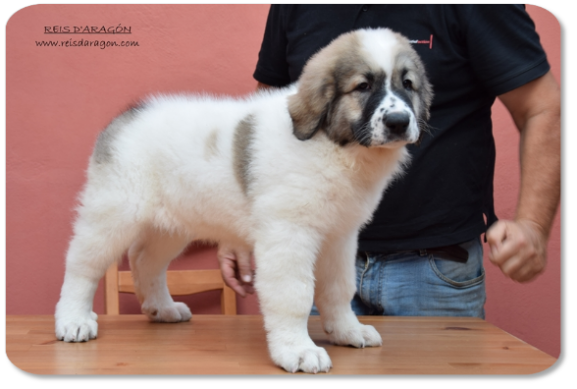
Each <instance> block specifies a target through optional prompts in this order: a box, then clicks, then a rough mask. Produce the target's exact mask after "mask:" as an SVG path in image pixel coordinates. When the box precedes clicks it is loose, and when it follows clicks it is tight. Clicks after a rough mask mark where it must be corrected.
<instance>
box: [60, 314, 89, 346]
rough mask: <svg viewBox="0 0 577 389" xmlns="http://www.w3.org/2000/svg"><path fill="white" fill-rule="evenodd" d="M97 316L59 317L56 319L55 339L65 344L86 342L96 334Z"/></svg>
mask: <svg viewBox="0 0 577 389" xmlns="http://www.w3.org/2000/svg"><path fill="white" fill-rule="evenodd" d="M97 317H98V315H96V313H94V312H90V314H88V315H86V316H79V317H73V316H69V317H60V318H57V319H56V338H57V339H58V340H63V341H65V342H87V341H88V340H90V339H95V338H96V335H97V334H98V323H97V322H96V318H97Z"/></svg>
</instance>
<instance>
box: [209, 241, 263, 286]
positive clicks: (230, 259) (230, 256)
mask: <svg viewBox="0 0 577 389" xmlns="http://www.w3.org/2000/svg"><path fill="white" fill-rule="evenodd" d="M216 256H217V257H218V262H219V264H220V271H221V272H222V278H223V280H224V282H225V283H226V284H227V285H228V286H230V287H231V288H232V289H233V290H234V291H235V292H236V293H238V294H240V295H241V296H242V297H246V294H247V293H250V294H253V293H254V288H253V285H252V282H253V280H254V276H253V271H252V266H251V257H252V253H251V252H249V251H246V250H241V249H235V248H232V247H227V246H221V247H219V248H218V253H217V255H216Z"/></svg>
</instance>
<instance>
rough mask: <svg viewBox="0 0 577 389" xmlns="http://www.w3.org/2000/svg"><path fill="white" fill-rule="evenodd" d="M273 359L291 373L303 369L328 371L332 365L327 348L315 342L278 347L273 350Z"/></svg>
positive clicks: (315, 371) (306, 371)
mask: <svg viewBox="0 0 577 389" xmlns="http://www.w3.org/2000/svg"><path fill="white" fill-rule="evenodd" d="M271 354H272V360H273V361H274V362H275V363H276V364H277V365H278V366H280V367H282V368H283V369H285V370H286V371H288V372H289V373H296V372H297V371H299V370H300V371H303V372H305V373H314V374H316V373H318V372H325V373H327V372H328V371H329V370H330V369H331V367H332V363H331V359H330V358H329V354H327V352H326V350H325V349H324V348H322V347H317V346H315V345H314V344H313V345H312V346H308V347H294V346H293V347H289V346H283V347H277V350H275V351H274V352H271Z"/></svg>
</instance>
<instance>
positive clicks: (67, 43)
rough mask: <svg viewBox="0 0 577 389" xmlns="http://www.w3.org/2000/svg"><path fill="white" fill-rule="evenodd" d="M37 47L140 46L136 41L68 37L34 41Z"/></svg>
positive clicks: (100, 47) (103, 47) (101, 47)
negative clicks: (57, 39) (62, 39)
mask: <svg viewBox="0 0 577 389" xmlns="http://www.w3.org/2000/svg"><path fill="white" fill-rule="evenodd" d="M35 42H36V46H38V47H97V48H99V49H105V48H108V47H135V46H140V44H139V43H138V41H120V42H116V41H107V40H100V39H78V40H75V39H68V40H64V41H52V40H49V41H35Z"/></svg>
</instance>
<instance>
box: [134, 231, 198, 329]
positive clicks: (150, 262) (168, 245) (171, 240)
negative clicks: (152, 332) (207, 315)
mask: <svg viewBox="0 0 577 389" xmlns="http://www.w3.org/2000/svg"><path fill="white" fill-rule="evenodd" d="M188 242H189V239H187V238H185V237H183V236H180V235H176V234H168V233H163V232H160V231H153V230H149V231H148V232H147V233H146V234H143V235H142V238H141V239H140V240H139V241H138V242H137V243H135V244H134V245H132V246H131V247H130V249H129V250H128V258H129V260H130V268H131V270H132V277H133V279H134V287H135V290H136V296H137V297H138V300H139V301H140V304H141V306H142V312H143V313H145V314H146V315H147V316H148V318H149V319H150V320H151V321H157V322H179V321H188V320H190V318H191V317H192V314H191V313H190V309H189V308H188V306H187V305H186V304H184V303H181V302H174V300H173V299H172V297H171V296H170V293H169V291H168V287H167V285H166V269H167V267H168V264H169V263H170V261H172V260H173V259H174V258H175V257H176V256H178V254H180V253H181V252H182V250H183V249H184V248H185V247H186V245H187V244H188Z"/></svg>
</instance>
